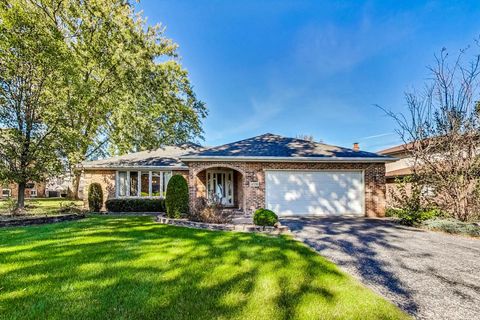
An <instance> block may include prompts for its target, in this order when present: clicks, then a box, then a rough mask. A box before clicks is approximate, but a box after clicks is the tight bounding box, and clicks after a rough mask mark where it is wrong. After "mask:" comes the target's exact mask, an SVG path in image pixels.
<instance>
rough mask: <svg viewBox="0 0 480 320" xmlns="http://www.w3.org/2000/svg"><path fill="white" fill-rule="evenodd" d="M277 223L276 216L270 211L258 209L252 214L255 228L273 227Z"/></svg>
mask: <svg viewBox="0 0 480 320" xmlns="http://www.w3.org/2000/svg"><path fill="white" fill-rule="evenodd" d="M277 222H278V216H277V215H276V214H275V212H273V211H272V210H268V209H264V208H260V209H258V210H257V211H255V213H254V214H253V223H255V224H256V225H257V226H264V227H265V226H270V227H273V226H274V225H275V224H276V223H277Z"/></svg>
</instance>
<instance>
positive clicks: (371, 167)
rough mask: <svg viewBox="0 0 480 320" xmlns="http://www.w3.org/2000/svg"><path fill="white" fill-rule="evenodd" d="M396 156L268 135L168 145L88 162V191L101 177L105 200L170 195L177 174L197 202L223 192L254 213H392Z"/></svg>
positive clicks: (233, 203) (226, 202) (233, 202)
mask: <svg viewBox="0 0 480 320" xmlns="http://www.w3.org/2000/svg"><path fill="white" fill-rule="evenodd" d="M393 160H395V159H393V158H391V157H388V156H383V155H379V154H376V153H371V152H365V151H360V150H358V149H357V150H354V149H348V148H343V147H337V146H331V145H327V144H323V143H317V142H312V141H307V140H301V139H294V138H286V137H281V136H278V135H274V134H264V135H260V136H257V137H253V138H250V139H246V140H241V141H237V142H233V143H230V144H226V145H222V146H218V147H213V148H206V149H204V148H201V147H199V146H195V145H188V146H181V147H165V148H161V149H158V150H155V151H144V152H138V153H133V154H128V155H125V156H120V157H114V158H110V159H105V160H98V161H90V162H85V163H83V170H84V171H83V178H84V181H85V190H84V193H85V195H86V194H87V191H88V186H89V185H90V183H92V182H99V183H100V184H101V185H102V187H103V191H104V194H105V195H106V197H105V198H122V197H162V196H164V195H165V190H166V185H167V183H168V180H169V179H170V177H171V176H172V175H173V174H181V175H183V176H184V177H185V178H186V179H187V182H188V185H189V190H190V205H193V203H194V201H195V199H197V198H199V197H205V198H209V197H212V196H214V195H216V196H217V197H218V198H220V199H221V200H222V202H223V204H224V205H225V206H226V207H231V208H236V209H238V210H241V211H243V212H246V213H251V212H252V211H253V210H256V209H258V208H261V207H266V208H269V209H272V210H273V211H275V212H276V213H277V214H279V215H280V216H291V215H293V216H309V215H342V214H353V215H366V216H384V213H385V163H386V162H390V161H393ZM85 198H87V197H85Z"/></svg>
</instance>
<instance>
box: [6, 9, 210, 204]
mask: <svg viewBox="0 0 480 320" xmlns="http://www.w3.org/2000/svg"><path fill="white" fill-rule="evenodd" d="M1 10H2V12H1V14H2V17H1V20H0V28H1V30H0V37H1V39H0V41H1V44H0V46H1V47H0V50H1V52H0V55H1V57H0V68H2V69H1V70H0V71H1V72H2V75H1V77H2V79H1V80H0V81H1V86H2V88H1V90H2V92H1V97H0V98H1V102H0V103H1V106H0V108H1V112H2V113H1V115H2V119H1V120H0V126H1V127H0V128H1V129H2V131H1V133H2V134H1V136H0V139H1V142H0V143H1V144H2V147H3V149H2V151H0V153H1V154H0V159H1V160H2V164H0V179H2V178H4V179H6V180H9V181H16V182H18V183H19V187H20V188H23V189H24V187H25V183H26V181H28V180H37V179H39V178H43V177H45V176H47V175H50V174H54V173H57V172H58V171H59V170H61V168H62V166H63V167H67V168H69V169H70V171H71V172H72V173H74V176H75V177H76V179H74V184H73V187H72V189H73V190H74V191H73V195H74V196H75V197H76V196H77V195H78V185H79V177H80V170H77V169H78V168H79V165H80V164H81V162H82V161H84V160H87V159H90V158H92V157H96V156H99V155H107V154H121V153H125V152H129V151H140V150H144V149H148V148H155V147H159V146H161V145H165V144H173V143H183V142H187V141H192V140H194V139H196V138H198V137H200V138H201V135H202V132H203V131H202V128H201V121H202V119H203V118H204V117H205V116H206V108H205V105H204V103H203V102H201V101H199V100H198V99H197V98H196V96H195V94H194V92H193V88H192V86H191V84H190V82H189V80H188V73H187V72H186V71H185V70H184V69H183V68H182V66H181V64H180V62H179V58H178V54H177V52H176V50H177V45H176V44H175V43H173V42H172V41H171V40H169V39H167V38H165V37H164V29H163V28H161V26H153V27H150V26H147V25H146V21H145V19H143V18H142V17H141V15H140V14H136V13H135V12H134V9H133V5H132V4H131V3H130V1H124V0H90V1H65V0H51V1H45V0H38V1H36V0H11V1H8V2H2V4H1ZM20 197H21V198H20ZM20 197H19V204H20V206H23V192H20Z"/></svg>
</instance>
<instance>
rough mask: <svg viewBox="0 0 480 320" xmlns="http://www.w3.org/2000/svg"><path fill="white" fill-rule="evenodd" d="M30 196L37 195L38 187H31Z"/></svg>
mask: <svg viewBox="0 0 480 320" xmlns="http://www.w3.org/2000/svg"><path fill="white" fill-rule="evenodd" d="M30 197H35V198H36V197H37V189H30Z"/></svg>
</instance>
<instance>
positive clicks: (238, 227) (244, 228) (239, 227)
mask: <svg viewBox="0 0 480 320" xmlns="http://www.w3.org/2000/svg"><path fill="white" fill-rule="evenodd" d="M156 221H157V222H158V223H161V224H168V225H175V226H180V227H188V228H196V229H204V230H220V231H240V232H258V233H267V234H273V235H278V234H284V233H288V232H289V229H288V227H287V226H280V227H278V228H275V227H265V228H264V227H262V226H256V225H253V224H231V223H226V224H215V223H205V222H197V221H190V220H187V219H171V218H167V217H164V216H160V215H159V216H157V218H156Z"/></svg>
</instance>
